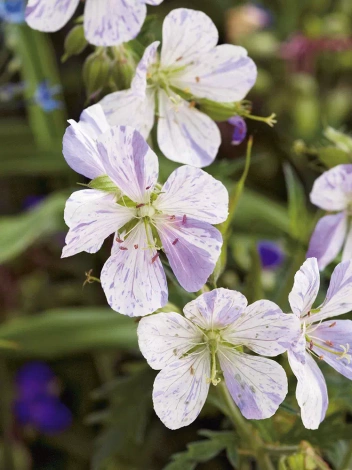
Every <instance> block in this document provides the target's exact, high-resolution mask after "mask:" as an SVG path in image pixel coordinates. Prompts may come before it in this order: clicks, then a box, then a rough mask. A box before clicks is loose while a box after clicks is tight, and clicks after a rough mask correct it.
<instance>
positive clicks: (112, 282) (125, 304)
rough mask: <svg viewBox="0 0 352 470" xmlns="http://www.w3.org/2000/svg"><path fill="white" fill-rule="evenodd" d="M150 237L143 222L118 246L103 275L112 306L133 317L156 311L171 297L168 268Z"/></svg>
mask: <svg viewBox="0 0 352 470" xmlns="http://www.w3.org/2000/svg"><path fill="white" fill-rule="evenodd" d="M147 230H148V238H149V240H152V239H153V235H152V232H151V230H150V227H148V228H147ZM148 238H147V234H146V228H145V225H144V223H143V222H141V223H139V224H138V225H137V226H136V227H135V228H134V229H133V231H132V232H131V233H130V234H129V235H128V237H127V239H126V240H125V241H124V242H123V243H119V244H115V247H114V249H113V252H112V255H111V256H110V258H109V259H108V260H107V262H106V263H105V264H104V267H103V270H102V272H101V276H100V278H101V284H102V287H103V289H104V292H105V295H106V298H107V300H108V303H109V305H110V307H111V308H112V309H113V310H115V311H117V312H119V313H122V314H123V315H128V316H130V317H140V316H144V315H147V314H148V313H152V312H155V311H156V310H157V309H158V308H161V307H163V306H164V305H165V304H166V302H167V298H168V291H167V282H166V277H165V273H164V269H163V267H162V265H161V261H160V259H159V258H158V257H157V256H156V254H157V252H156V250H155V248H150V246H149V243H148Z"/></svg>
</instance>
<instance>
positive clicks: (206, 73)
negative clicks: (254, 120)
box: [171, 44, 257, 102]
mask: <svg viewBox="0 0 352 470" xmlns="http://www.w3.org/2000/svg"><path fill="white" fill-rule="evenodd" d="M256 79H257V67H256V66H255V64H254V62H253V60H252V59H250V58H249V57H248V56H247V51H246V49H244V48H243V47H240V46H234V45H232V44H222V45H221V46H217V47H214V49H212V50H211V51H209V52H206V53H204V54H202V51H201V50H200V51H199V55H198V57H197V58H196V59H195V60H193V62H192V64H190V65H189V66H187V67H186V69H185V70H180V71H179V72H178V73H176V74H174V75H172V77H171V83H172V85H173V86H174V87H176V88H179V89H181V90H188V91H189V93H192V95H194V96H197V97H198V98H207V99H209V100H213V101H218V102H233V101H241V100H243V99H244V98H245V96H246V95H247V93H248V92H249V90H250V89H251V88H252V87H253V85H254V84H255V81H256Z"/></svg>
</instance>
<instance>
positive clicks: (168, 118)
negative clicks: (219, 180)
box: [158, 90, 221, 167]
mask: <svg viewBox="0 0 352 470" xmlns="http://www.w3.org/2000/svg"><path fill="white" fill-rule="evenodd" d="M220 143H221V135H220V131H219V128H218V126H217V125H216V124H215V122H214V121H213V120H212V119H210V117H209V116H207V115H206V114H204V113H201V112H200V111H198V109H196V108H194V107H193V106H192V104H190V103H188V102H187V101H185V100H183V99H182V98H181V97H180V96H178V95H176V94H172V95H170V96H168V95H167V94H166V93H165V91H164V90H160V91H159V121H158V144H159V147H160V150H161V151H162V152H163V153H164V155H165V156H166V157H167V158H169V159H170V160H172V161H174V162H179V163H186V164H189V165H192V166H196V167H204V166H208V165H210V164H211V163H212V162H213V161H214V159H215V157H216V155H217V153H218V149H219V146H220Z"/></svg>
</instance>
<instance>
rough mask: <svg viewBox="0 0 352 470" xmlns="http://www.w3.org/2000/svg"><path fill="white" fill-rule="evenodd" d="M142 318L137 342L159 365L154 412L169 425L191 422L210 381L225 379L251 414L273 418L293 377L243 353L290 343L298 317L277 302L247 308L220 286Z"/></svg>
mask: <svg viewBox="0 0 352 470" xmlns="http://www.w3.org/2000/svg"><path fill="white" fill-rule="evenodd" d="M183 311H184V314H185V317H184V316H182V315H180V314H178V313H174V312H169V313H158V314H156V315H150V316H148V317H145V318H143V319H142V320H141V321H140V323H139V325H138V341H139V347H140V349H141V352H142V354H143V355H144V357H145V358H146V360H147V361H148V364H149V365H150V366H151V367H152V368H153V369H156V370H160V369H161V372H159V374H158V375H157V377H156V379H155V382H154V390H153V402H154V409H155V412H156V414H157V415H158V416H159V418H160V419H161V421H162V422H163V423H164V424H165V425H166V426H167V427H168V428H170V429H178V428H180V427H182V426H187V425H189V424H190V423H192V422H193V421H194V420H195V419H196V418H197V416H198V415H199V413H200V411H201V409H202V408H203V405H204V403H205V400H206V398H207V395H208V391H209V386H210V384H211V383H212V384H213V385H217V384H218V383H219V382H220V380H222V379H223V378H224V380H225V383H226V386H227V387H228V390H229V392H230V394H231V396H232V398H233V400H234V401H235V403H236V404H237V406H238V407H239V408H240V410H241V412H242V414H243V416H245V417H246V418H248V419H264V418H269V417H270V416H272V415H273V414H274V413H275V412H276V410H277V409H278V407H279V405H280V403H281V402H282V401H283V400H284V398H285V396H286V393H287V378H286V374H285V372H284V370H283V368H282V367H281V366H280V365H279V364H278V363H277V362H275V361H273V360H270V359H266V358H264V357H260V356H252V355H249V354H247V353H244V352H243V346H245V347H246V348H248V349H251V350H252V351H254V352H255V353H257V354H263V355H266V356H277V355H278V354H281V353H283V352H284V351H286V349H287V348H288V347H289V345H290V343H291V341H292V339H293V338H294V336H295V335H296V331H295V329H296V328H299V322H298V321H297V318H295V316H294V315H285V314H283V313H282V311H281V310H280V309H279V307H278V306H277V305H275V304H274V303H273V302H270V301H268V300H259V301H257V302H254V303H253V304H252V305H249V306H247V299H246V298H245V297H244V296H243V295H242V294H240V293H239V292H236V291H231V290H228V289H215V290H213V291H212V292H207V293H205V294H202V295H201V296H199V297H198V298H197V299H196V300H193V301H192V302H190V303H188V304H187V305H186V306H185V308H184V309H183Z"/></svg>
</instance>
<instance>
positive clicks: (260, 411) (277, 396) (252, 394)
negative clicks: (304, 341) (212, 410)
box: [218, 346, 287, 419]
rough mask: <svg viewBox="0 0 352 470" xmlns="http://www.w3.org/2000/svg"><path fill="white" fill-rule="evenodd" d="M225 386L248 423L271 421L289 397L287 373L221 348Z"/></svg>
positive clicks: (267, 362)
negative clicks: (261, 420)
mask: <svg viewBox="0 0 352 470" xmlns="http://www.w3.org/2000/svg"><path fill="white" fill-rule="evenodd" d="M218 357H219V361H220V366H221V370H222V371H223V374H224V378H225V382H226V385H227V388H228V389H229V392H230V394H231V396H232V398H233V400H234V401H235V403H236V405H237V406H238V407H239V409H240V410H241V412H242V414H243V416H244V417H245V418H247V419H265V418H270V417H271V416H273V414H274V413H275V412H276V411H277V409H278V407H279V405H280V404H281V403H282V402H283V400H284V398H285V396H286V394H287V378H286V374H285V371H284V369H283V368H282V367H281V366H280V365H279V364H278V363H277V362H275V361H273V360H271V359H267V358H264V357H260V356H250V355H248V354H244V353H240V352H238V351H236V350H235V349H233V348H229V347H225V346H221V348H219V351H218Z"/></svg>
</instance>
